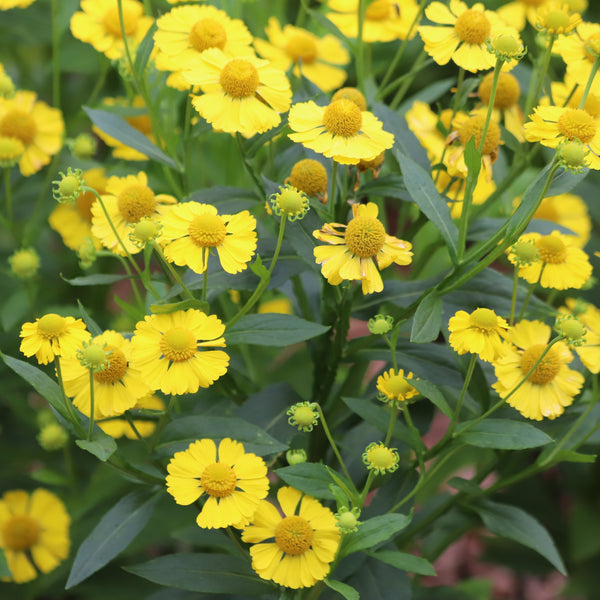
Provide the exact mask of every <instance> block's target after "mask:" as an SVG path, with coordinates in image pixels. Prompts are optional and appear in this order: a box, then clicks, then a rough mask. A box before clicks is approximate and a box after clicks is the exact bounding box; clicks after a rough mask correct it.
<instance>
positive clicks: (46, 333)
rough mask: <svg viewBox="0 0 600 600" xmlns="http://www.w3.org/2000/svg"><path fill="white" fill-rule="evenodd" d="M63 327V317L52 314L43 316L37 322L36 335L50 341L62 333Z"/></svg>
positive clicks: (64, 323)
mask: <svg viewBox="0 0 600 600" xmlns="http://www.w3.org/2000/svg"><path fill="white" fill-rule="evenodd" d="M65 326H66V321H65V319H64V317H61V316H60V315H56V314H54V313H49V314H47V315H44V316H43V317H42V318H41V319H40V320H39V321H38V322H37V328H38V333H39V334H40V335H41V336H42V337H44V338H46V339H50V338H53V337H56V336H57V335H60V334H61V333H62V332H63V331H64V329H65Z"/></svg>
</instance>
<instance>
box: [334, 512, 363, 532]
mask: <svg viewBox="0 0 600 600" xmlns="http://www.w3.org/2000/svg"><path fill="white" fill-rule="evenodd" d="M357 524H358V519H357V518H356V516H355V515H354V513H353V512H352V511H347V512H345V513H342V514H341V515H340V516H339V517H338V519H337V525H338V527H339V528H340V529H342V530H347V531H353V530H354V529H355V528H356V525H357Z"/></svg>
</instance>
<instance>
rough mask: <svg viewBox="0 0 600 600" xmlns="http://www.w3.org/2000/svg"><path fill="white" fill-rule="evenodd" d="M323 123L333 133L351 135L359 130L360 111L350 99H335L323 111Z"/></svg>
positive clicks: (360, 123) (360, 122)
mask: <svg viewBox="0 0 600 600" xmlns="http://www.w3.org/2000/svg"><path fill="white" fill-rule="evenodd" d="M323 125H324V126H325V129H327V131H329V133H333V135H341V136H342V137H352V136H354V135H356V134H357V133H358V132H359V131H360V128H361V125H362V113H361V111H360V108H358V106H356V104H355V103H354V102H352V101H351V100H345V99H341V100H335V101H334V102H332V103H331V104H330V105H329V106H328V107H327V108H326V109H325V112H324V113H323Z"/></svg>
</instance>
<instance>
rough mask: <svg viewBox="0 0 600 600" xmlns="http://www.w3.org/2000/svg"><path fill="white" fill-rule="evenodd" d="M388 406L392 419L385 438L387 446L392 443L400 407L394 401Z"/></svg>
mask: <svg viewBox="0 0 600 600" xmlns="http://www.w3.org/2000/svg"><path fill="white" fill-rule="evenodd" d="M388 406H389V409H390V421H389V423H388V428H387V432H386V434H385V440H384V442H383V444H384V446H387V445H388V444H389V443H390V441H391V439H392V435H393V434H394V425H396V419H397V418H398V408H397V407H396V405H395V404H394V403H393V402H390V404H388ZM409 418H410V417H409Z"/></svg>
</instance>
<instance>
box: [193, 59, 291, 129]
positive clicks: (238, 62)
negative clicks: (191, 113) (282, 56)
mask: <svg viewBox="0 0 600 600" xmlns="http://www.w3.org/2000/svg"><path fill="white" fill-rule="evenodd" d="M184 76H185V78H186V79H187V80H188V82H189V83H190V84H191V85H198V86H200V88H201V89H202V91H203V92H204V94H203V95H202V96H192V104H193V105H194V108H195V109H196V110H197V111H198V112H199V113H200V115H201V116H202V117H203V118H204V119H206V120H207V121H208V122H209V123H210V124H211V125H212V126H213V127H214V128H215V129H217V130H221V131H226V132H227V133H236V132H239V133H241V134H242V135H243V136H245V137H251V136H253V135H255V134H257V133H264V132H265V131H268V130H269V129H272V128H273V127H276V126H277V125H279V123H280V122H281V117H280V116H279V113H284V112H286V111H287V110H288V108H289V107H290V103H291V101H292V91H291V88H290V82H289V81H288V78H287V77H286V75H285V73H284V72H283V71H280V70H278V69H274V68H273V67H271V65H270V63H269V61H266V60H261V59H259V58H256V57H255V56H251V55H246V56H243V57H240V58H230V57H228V56H227V55H225V54H224V53H223V52H222V51H221V50H220V49H219V48H209V49H208V50H206V51H204V52H203V53H202V54H200V55H198V56H196V57H194V59H193V60H192V62H191V63H190V69H189V70H188V71H185V72H184Z"/></svg>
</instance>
